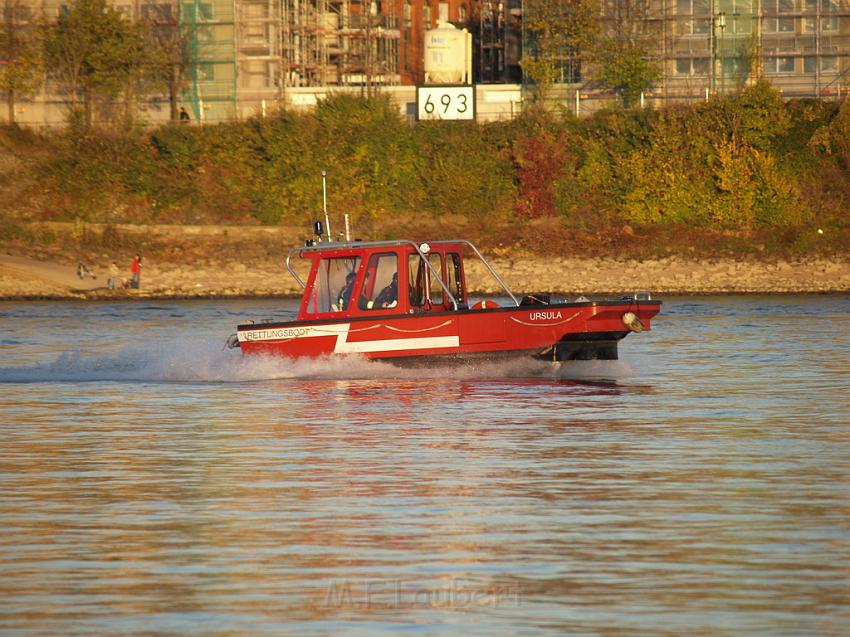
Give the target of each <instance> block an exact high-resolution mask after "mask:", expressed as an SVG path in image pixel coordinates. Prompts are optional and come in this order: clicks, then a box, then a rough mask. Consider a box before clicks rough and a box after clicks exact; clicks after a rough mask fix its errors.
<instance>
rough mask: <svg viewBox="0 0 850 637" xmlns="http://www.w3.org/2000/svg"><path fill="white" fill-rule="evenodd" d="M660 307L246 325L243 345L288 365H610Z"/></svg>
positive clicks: (558, 307)
mask: <svg viewBox="0 0 850 637" xmlns="http://www.w3.org/2000/svg"><path fill="white" fill-rule="evenodd" d="M660 305H661V304H660V302H658V301H647V300H633V299H628V300H623V301H592V302H591V301H588V302H575V303H560V304H552V305H528V306H512V307H497V308H486V309H478V310H474V309H462V310H457V311H440V312H421V313H414V314H382V315H380V316H375V317H346V318H340V319H338V320H334V319H324V320H298V321H290V322H282V323H261V324H249V325H240V326H239V327H238V331H237V337H238V340H239V346H240V347H241V348H242V351H243V352H244V353H245V354H248V355H266V356H284V357H289V358H303V357H309V358H316V357H321V356H330V355H350V354H357V355H362V356H365V357H367V358H370V359H381V360H383V359H388V360H391V361H394V362H398V363H405V364H410V363H414V364H415V363H416V362H417V360H419V361H421V362H422V363H423V364H428V363H429V362H434V361H445V362H451V361H463V360H468V359H470V358H476V359H479V360H480V359H481V358H485V359H487V358H491V359H501V358H513V357H526V356H532V357H536V358H540V359H544V360H556V361H561V360H590V359H607V360H610V359H616V358H617V344H618V342H619V341H620V340H621V339H622V338H624V337H625V336H627V335H628V334H629V333H631V332H632V331H643V330H649V329H650V328H651V320H652V318H653V317H654V316H655V315H656V314H657V313H658V312H659V310H660ZM624 317H625V318H624ZM634 318H636V319H638V320H637V321H634V320H633V319H634Z"/></svg>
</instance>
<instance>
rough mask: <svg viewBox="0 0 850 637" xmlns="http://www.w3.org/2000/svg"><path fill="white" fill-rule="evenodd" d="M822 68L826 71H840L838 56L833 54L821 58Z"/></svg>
mask: <svg viewBox="0 0 850 637" xmlns="http://www.w3.org/2000/svg"><path fill="white" fill-rule="evenodd" d="M820 70H821V71H822V72H824V73H837V72H838V58H837V57H835V56H832V55H829V56H824V57H822V58H821V59H820Z"/></svg>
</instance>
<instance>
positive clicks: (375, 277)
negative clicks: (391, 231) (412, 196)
mask: <svg viewBox="0 0 850 637" xmlns="http://www.w3.org/2000/svg"><path fill="white" fill-rule="evenodd" d="M465 244H467V242H465V241H457V242H455V241H437V242H433V243H416V242H413V241H406V240H400V241H378V242H368V243H367V242H346V243H321V244H318V245H312V246H309V245H308V246H306V247H303V248H297V249H295V250H293V251H292V252H290V255H289V257H288V258H287V268H288V269H289V271H290V273H292V275H293V276H294V277H295V279H296V280H297V281H298V282H299V283H300V284H301V285H302V287H303V288H304V295H303V297H302V299H301V305H300V307H299V309H298V320H316V319H335V318H339V317H342V316H345V317H369V316H380V315H383V314H420V313H427V312H445V311H449V310H457V309H462V308H465V307H467V302H468V299H467V290H466V279H465V277H464V269H463V253H464V245H465ZM473 249H474V247H473ZM476 252H477V250H476ZM294 253H297V254H298V256H300V257H301V258H303V259H308V260H309V261H310V262H311V263H310V273H309V275H308V277H307V281H306V283H302V282H301V279H300V278H299V277H298V275H297V274H296V273H295V272H294V271H293V269H292V267H291V257H292V256H293V254H294Z"/></svg>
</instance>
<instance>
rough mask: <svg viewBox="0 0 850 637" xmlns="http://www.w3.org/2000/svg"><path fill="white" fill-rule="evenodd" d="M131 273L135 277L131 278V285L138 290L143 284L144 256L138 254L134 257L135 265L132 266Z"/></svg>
mask: <svg viewBox="0 0 850 637" xmlns="http://www.w3.org/2000/svg"><path fill="white" fill-rule="evenodd" d="M130 273H131V274H132V275H133V278H132V279H131V280H130V287H131V288H133V289H134V290H138V289H139V287H140V286H141V284H142V257H141V256H139V255H138V254H137V255H136V256H135V258H133V265H132V266H131V267H130Z"/></svg>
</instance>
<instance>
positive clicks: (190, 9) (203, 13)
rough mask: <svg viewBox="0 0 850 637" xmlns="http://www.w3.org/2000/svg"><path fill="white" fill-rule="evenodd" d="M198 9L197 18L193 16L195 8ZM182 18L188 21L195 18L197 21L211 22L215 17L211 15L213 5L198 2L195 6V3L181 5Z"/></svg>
mask: <svg viewBox="0 0 850 637" xmlns="http://www.w3.org/2000/svg"><path fill="white" fill-rule="evenodd" d="M196 6H197V7H198V13H197V16H195V7H196ZM183 16H184V17H185V18H187V19H189V20H191V19H193V18H194V17H197V19H198V20H212V19H213V18H214V17H215V16H214V14H213V5H212V4H211V3H209V2H199V3H198V4H197V5H195V3H189V2H187V3H184V4H183Z"/></svg>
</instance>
